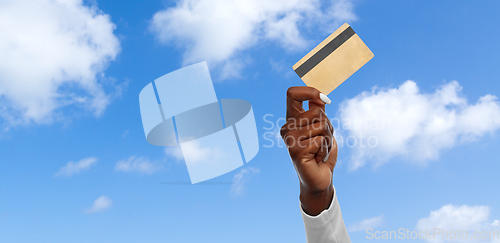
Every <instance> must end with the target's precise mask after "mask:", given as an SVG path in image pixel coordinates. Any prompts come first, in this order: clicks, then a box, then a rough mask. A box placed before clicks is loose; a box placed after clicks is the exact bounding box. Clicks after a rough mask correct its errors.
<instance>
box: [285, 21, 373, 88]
mask: <svg viewBox="0 0 500 243" xmlns="http://www.w3.org/2000/svg"><path fill="white" fill-rule="evenodd" d="M372 58H373V53H372V52H371V51H370V49H368V47H367V46H366V45H365V43H364V42H363V41H362V40H361V39H360V38H359V36H358V35H357V34H356V32H354V30H353V29H352V28H351V26H349V25H348V24H347V23H345V24H343V25H342V26H340V28H338V29H337V30H336V31H335V32H333V34H331V35H330V36H328V38H326V39H325V40H324V41H322V42H321V43H320V44H319V45H318V46H316V47H315V48H314V49H313V50H312V51H310V52H309V53H307V55H305V56H304V57H303V58H302V59H300V61H298V62H297V63H295V65H293V70H295V72H296V73H297V75H299V77H300V78H301V79H302V81H304V83H306V85H307V86H311V87H315V88H317V89H318V90H319V91H320V92H321V93H323V94H326V95H328V94H330V93H331V92H332V91H333V90H334V89H336V88H337V87H338V86H339V85H340V84H341V83H343V82H344V81H345V80H346V79H348V78H349V77H350V76H351V75H353V74H354V73H355V72H356V71H358V69H360V68H361V67H362V66H363V65H365V64H366V63H367V62H368V61H370V60H371V59H372Z"/></svg>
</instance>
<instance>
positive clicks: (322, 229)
mask: <svg viewBox="0 0 500 243" xmlns="http://www.w3.org/2000/svg"><path fill="white" fill-rule="evenodd" d="M333 190H334V192H333V199H332V202H331V203H330V206H329V207H328V209H326V210H324V211H323V212H321V213H320V214H319V215H317V216H311V215H308V214H307V213H306V212H304V210H303V209H302V205H300V211H301V212H302V219H303V220H304V226H305V229H306V238H307V242H308V243H316V242H342V243H343V242H349V243H350V242H351V240H350V239H349V235H348V234H347V229H346V227H345V224H344V219H343V218H342V212H341V211H340V205H339V202H338V200H337V192H336V190H335V187H334V188H333Z"/></svg>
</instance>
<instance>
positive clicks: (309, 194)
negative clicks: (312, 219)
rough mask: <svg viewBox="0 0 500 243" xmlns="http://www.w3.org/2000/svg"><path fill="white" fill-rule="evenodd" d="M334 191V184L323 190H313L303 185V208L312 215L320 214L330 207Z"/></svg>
mask: <svg viewBox="0 0 500 243" xmlns="http://www.w3.org/2000/svg"><path fill="white" fill-rule="evenodd" d="M334 193H335V192H334V189H333V185H332V184H330V186H329V187H328V188H327V189H326V190H323V191H311V190H308V189H307V188H305V187H303V186H302V185H301V186H300V196H299V199H300V204H301V205H302V210H304V212H305V213H307V214H308V215H311V216H317V215H319V214H320V213H321V212H323V211H324V210H327V209H328V208H329V207H330V204H331V203H332V200H333V196H334Z"/></svg>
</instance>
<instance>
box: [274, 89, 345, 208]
mask: <svg viewBox="0 0 500 243" xmlns="http://www.w3.org/2000/svg"><path fill="white" fill-rule="evenodd" d="M325 97H326V96H325ZM327 99H328V98H327ZM306 100H309V110H308V111H305V110H304V108H303V107H302V102H303V101H306ZM286 119H287V122H286V123H285V125H283V127H281V137H282V138H283V140H284V141H285V144H286V146H287V148H288V152H289V153H290V157H291V159H292V162H293V164H294V166H295V170H296V171H297V175H298V176H299V181H300V201H301V204H302V208H303V210H304V211H305V212H306V213H307V214H309V215H318V214H320V213H321V212H322V211H323V210H325V209H328V207H329V205H330V203H331V200H332V199H333V193H334V192H333V185H332V178H333V169H334V167H335V164H336V162H337V154H338V150H337V143H336V141H335V138H334V137H333V126H332V124H331V123H330V120H329V119H328V117H327V116H326V114H325V102H324V101H323V100H322V99H321V98H320V92H319V91H318V90H317V89H315V88H312V87H291V88H289V89H288V91H287V111H286Z"/></svg>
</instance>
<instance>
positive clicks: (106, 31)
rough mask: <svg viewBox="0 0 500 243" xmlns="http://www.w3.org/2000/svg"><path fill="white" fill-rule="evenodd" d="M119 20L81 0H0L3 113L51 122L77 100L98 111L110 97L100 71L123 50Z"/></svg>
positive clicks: (11, 118)
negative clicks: (120, 41) (63, 109)
mask: <svg viewBox="0 0 500 243" xmlns="http://www.w3.org/2000/svg"><path fill="white" fill-rule="evenodd" d="M114 29H115V25H114V24H113V23H112V22H111V19H110V17H109V16H108V15H106V14H104V13H103V12H102V11H100V10H99V9H98V8H97V7H96V6H90V7H89V6H86V5H84V4H83V3H82V1H81V0H45V1H38V0H3V1H2V2H1V3H0V33H1V38H0V56H1V57H2V58H0V118H3V120H4V121H5V125H6V126H12V125H16V124H27V123H29V122H32V121H33V122H36V123H47V122H51V121H53V120H54V118H60V117H63V116H64V115H63V114H62V112H61V111H60V110H59V108H62V107H65V106H68V105H75V106H78V107H83V108H85V109H86V110H89V111H91V112H93V113H94V115H96V116H99V115H100V114H101V113H102V112H103V111H104V110H105V108H106V106H107V105H108V103H109V99H110V95H109V94H107V93H106V91H105V90H104V88H103V86H102V84H101V83H98V82H97V78H96V76H98V77H99V78H101V79H105V78H104V76H103V75H104V74H103V71H104V70H105V69H106V67H107V65H108V64H109V62H110V61H111V60H114V59H115V57H116V55H117V54H118V53H119V52H120V43H119V41H118V39H117V37H116V36H115V35H114V34H113V30H114Z"/></svg>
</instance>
